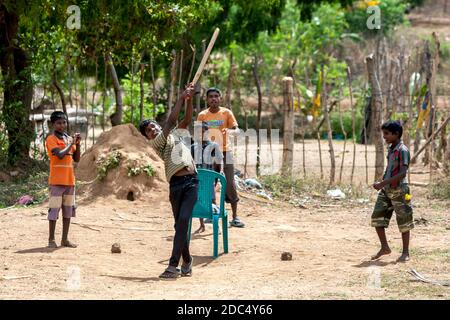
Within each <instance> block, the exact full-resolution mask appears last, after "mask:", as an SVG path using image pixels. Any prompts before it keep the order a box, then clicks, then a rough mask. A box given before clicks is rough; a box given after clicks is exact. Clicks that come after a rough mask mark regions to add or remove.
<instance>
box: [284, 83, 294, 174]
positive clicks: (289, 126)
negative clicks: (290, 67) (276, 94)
mask: <svg viewBox="0 0 450 320" xmlns="http://www.w3.org/2000/svg"><path fill="white" fill-rule="evenodd" d="M293 82H294V80H293V79H292V78H291V77H284V78H283V96H284V118H283V164H282V173H283V174H292V164H293V158H294V89H293Z"/></svg>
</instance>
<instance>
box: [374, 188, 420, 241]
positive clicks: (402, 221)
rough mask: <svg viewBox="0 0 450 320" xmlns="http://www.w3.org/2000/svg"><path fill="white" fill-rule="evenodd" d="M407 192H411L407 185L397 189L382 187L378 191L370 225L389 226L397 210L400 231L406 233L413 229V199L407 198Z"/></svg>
mask: <svg viewBox="0 0 450 320" xmlns="http://www.w3.org/2000/svg"><path fill="white" fill-rule="evenodd" d="M406 194H409V187H408V186H407V185H403V186H401V187H398V188H395V189H386V190H385V189H382V190H381V191H380V192H379V193H378V198H377V201H376V203H375V208H374V209H373V213H372V218H371V224H370V225H371V226H372V227H384V228H387V227H388V226H389V221H390V220H391V217H392V213H393V212H394V211H395V216H396V219H397V225H398V229H399V230H400V232H401V233H404V232H407V231H409V230H411V229H413V228H414V222H413V210H412V208H411V200H406V199H405V195H406Z"/></svg>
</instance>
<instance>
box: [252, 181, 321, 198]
mask: <svg viewBox="0 0 450 320" xmlns="http://www.w3.org/2000/svg"><path fill="white" fill-rule="evenodd" d="M261 182H262V183H263V185H264V187H265V188H266V189H267V190H269V191H270V192H271V193H272V195H273V196H274V197H275V198H279V199H282V200H289V199H291V198H292V197H296V196H302V195H304V194H305V193H307V194H311V193H315V192H316V193H319V194H323V193H326V191H327V182H326V181H325V180H320V179H299V178H295V177H292V176H281V175H267V176H262V177H261Z"/></svg>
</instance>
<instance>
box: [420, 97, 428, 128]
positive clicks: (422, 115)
mask: <svg viewBox="0 0 450 320" xmlns="http://www.w3.org/2000/svg"><path fill="white" fill-rule="evenodd" d="M429 115H430V103H429V102H428V105H427V108H426V109H420V112H419V118H418V119H417V129H422V127H423V122H424V121H425V119H427V118H428V116H429Z"/></svg>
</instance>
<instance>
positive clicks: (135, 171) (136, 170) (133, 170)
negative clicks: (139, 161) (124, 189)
mask: <svg viewBox="0 0 450 320" xmlns="http://www.w3.org/2000/svg"><path fill="white" fill-rule="evenodd" d="M141 173H145V174H146V175H147V176H148V177H153V176H155V174H156V171H155V169H154V168H153V166H152V164H151V163H149V164H147V165H145V166H137V167H132V166H129V167H128V173H127V174H128V176H129V177H135V176H138V175H140V174H141Z"/></svg>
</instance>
